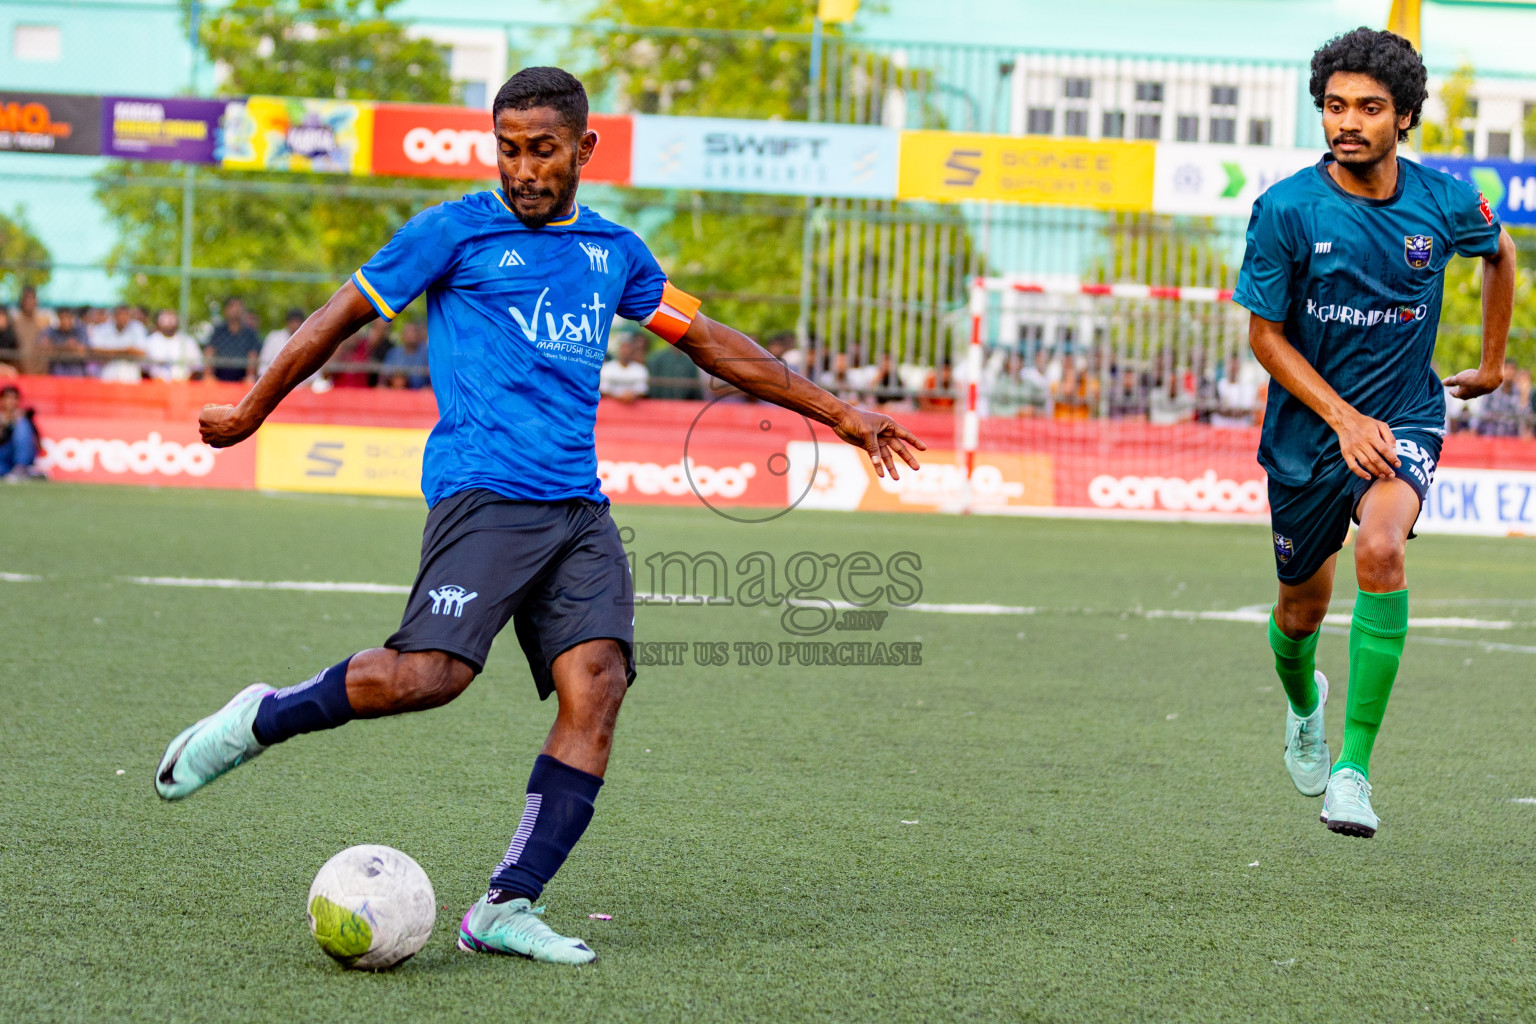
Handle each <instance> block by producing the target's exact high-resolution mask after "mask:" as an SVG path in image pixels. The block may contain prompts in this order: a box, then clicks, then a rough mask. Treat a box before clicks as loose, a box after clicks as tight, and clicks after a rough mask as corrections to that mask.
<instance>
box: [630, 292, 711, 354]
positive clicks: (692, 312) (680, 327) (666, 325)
mask: <svg viewBox="0 0 1536 1024" xmlns="http://www.w3.org/2000/svg"><path fill="white" fill-rule="evenodd" d="M701 305H703V303H701V302H700V301H699V300H698V299H696V298H694V297H693V296H692V295H689V294H688V293H687V292H685V291H683V290H682V289H681V288H674V287H673V286H672V282H671V281H668V282H667V283H666V284H664V285H662V286H661V305H659V306H657V307H656V311H655V312H654V313H652V314H651V315H650V316H648V317H646V318H645V319H644V320H642V321H640V326H641V327H644V328H646V329H647V330H649V331H650V332H651V333H652V334H655V335H657V336H658V337H661V338H665V339H666V340H667V342H668V343H669V344H673V345H676V344H677V343H678V341H679V340H681V339H682V337H683V335H685V334H687V333H688V325H689V324H691V323H693V318H694V317H695V316H697V315H698V313H699V307H700V306H701Z"/></svg>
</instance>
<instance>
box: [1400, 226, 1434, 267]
mask: <svg viewBox="0 0 1536 1024" xmlns="http://www.w3.org/2000/svg"><path fill="white" fill-rule="evenodd" d="M1434 251H1435V239H1434V237H1433V236H1431V235H1407V236H1405V237H1404V238H1403V256H1404V257H1405V258H1406V259H1407V260H1408V265H1409V266H1410V267H1412V268H1413V269H1414V270H1423V269H1424V268H1425V267H1427V266H1429V257H1430V255H1431V254H1432V253H1433V252H1434Z"/></svg>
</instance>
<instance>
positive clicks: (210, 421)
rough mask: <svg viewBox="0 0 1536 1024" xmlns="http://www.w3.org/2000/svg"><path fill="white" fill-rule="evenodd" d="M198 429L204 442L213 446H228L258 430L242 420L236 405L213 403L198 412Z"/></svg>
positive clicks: (237, 442)
mask: <svg viewBox="0 0 1536 1024" xmlns="http://www.w3.org/2000/svg"><path fill="white" fill-rule="evenodd" d="M197 430H198V433H200V434H202V435H203V443H204V444H207V445H208V446H210V447H212V448H228V447H229V446H230V445H233V444H239V443H240V442H241V441H244V440H245V439H246V438H248V437H250V436H251V435H252V434H254V433H255V432H256V428H254V427H250V426H247V425H245V424H244V423H243V422H241V420H240V417H239V416H238V415H236V413H235V407H234V406H232V405H214V404H211V403H210V404H209V405H205V406H203V411H202V412H201V413H199V414H198V416H197Z"/></svg>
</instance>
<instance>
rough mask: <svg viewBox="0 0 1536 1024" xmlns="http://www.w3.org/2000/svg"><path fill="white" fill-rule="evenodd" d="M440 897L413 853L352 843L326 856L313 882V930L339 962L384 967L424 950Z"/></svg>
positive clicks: (370, 968) (365, 967) (374, 968)
mask: <svg viewBox="0 0 1536 1024" xmlns="http://www.w3.org/2000/svg"><path fill="white" fill-rule="evenodd" d="M436 917H437V897H436V896H435V895H434V894H433V892H432V882H431V880H430V879H428V878H427V873H426V872H425V871H423V870H421V865H420V864H417V863H416V862H415V861H414V860H412V859H411V858H410V857H407V856H406V855H405V854H403V853H401V852H400V851H399V850H396V849H393V848H392V847H388V846H353V847H351V848H349V849H346V850H342V851H341V852H340V853H338V854H337V855H336V856H334V857H332V858H331V859H330V860H328V861H326V862H325V864H324V866H322V867H321V868H320V873H319V874H317V875H315V881H314V884H312V885H311V886H310V887H309V930H310V933H311V934H313V935H314V937H315V941H316V942H318V943H320V948H321V949H323V950H325V952H326V953H327V954H329V955H330V956H331V958H332V959H334V960H335V961H336V962H337V963H339V964H341V965H342V966H343V967H350V968H353V969H355V970H359V971H382V970H387V969H388V968H390V967H393V966H395V965H396V964H398V963H403V962H404V961H406V960H409V959H410V958H411V957H413V956H415V955H416V954H417V953H419V952H420V951H421V947H422V946H425V945H426V944H427V937H428V936H430V935H431V934H432V922H433V920H434V919H435V918H436Z"/></svg>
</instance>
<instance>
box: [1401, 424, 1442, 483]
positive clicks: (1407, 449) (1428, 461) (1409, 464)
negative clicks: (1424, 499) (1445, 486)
mask: <svg viewBox="0 0 1536 1024" xmlns="http://www.w3.org/2000/svg"><path fill="white" fill-rule="evenodd" d="M1397 454H1398V458H1399V459H1400V460H1401V461H1402V466H1401V467H1400V468H1399V469H1398V472H1399V473H1407V474H1408V475H1409V476H1411V477H1412V478H1413V479H1415V480H1417V481H1418V482H1419V486H1420V488H1422V489H1423V490H1428V489H1429V483H1430V481H1431V480H1433V479H1434V478H1435V457H1434V456H1433V455H1431V454H1430V453H1429V449H1427V448H1425V447H1424V446H1423V445H1421V444H1419V443H1418V442H1417V441H1410V440H1409V439H1408V438H1406V437H1400V438H1398V439H1397Z"/></svg>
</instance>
